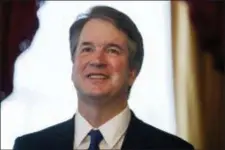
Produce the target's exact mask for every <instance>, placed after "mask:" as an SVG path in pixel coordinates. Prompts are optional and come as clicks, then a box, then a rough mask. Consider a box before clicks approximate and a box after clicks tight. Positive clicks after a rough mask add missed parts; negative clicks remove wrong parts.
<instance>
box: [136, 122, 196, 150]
mask: <svg viewBox="0 0 225 150" xmlns="http://www.w3.org/2000/svg"><path fill="white" fill-rule="evenodd" d="M140 127H141V128H140V129H141V130H142V131H143V133H142V134H144V136H145V139H149V140H150V139H151V141H148V142H154V144H155V145H156V147H160V148H165V149H167V148H172V149H173V148H175V149H177V148H179V149H180V150H182V149H185V150H194V147H193V146H192V145H191V144H190V143H188V142H187V141H185V140H183V139H182V138H180V137H178V136H176V135H173V134H171V133H168V132H165V131H163V130H161V129H158V128H156V127H154V126H151V125H149V124H147V123H145V122H143V121H141V120H140ZM153 135H154V138H151V137H152V136H153ZM146 142H147V141H146Z"/></svg>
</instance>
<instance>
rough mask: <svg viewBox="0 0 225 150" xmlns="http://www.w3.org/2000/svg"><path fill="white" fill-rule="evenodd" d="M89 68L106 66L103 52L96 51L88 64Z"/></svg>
mask: <svg viewBox="0 0 225 150" xmlns="http://www.w3.org/2000/svg"><path fill="white" fill-rule="evenodd" d="M89 65H90V66H91V67H96V68H105V67H106V66H107V63H106V58H105V54H104V50H100V49H96V50H95V52H94V53H93V55H92V59H91V61H90V63H89Z"/></svg>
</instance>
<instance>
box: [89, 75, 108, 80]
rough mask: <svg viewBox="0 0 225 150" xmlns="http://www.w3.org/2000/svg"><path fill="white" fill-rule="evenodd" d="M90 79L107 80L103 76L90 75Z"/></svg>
mask: <svg viewBox="0 0 225 150" xmlns="http://www.w3.org/2000/svg"><path fill="white" fill-rule="evenodd" d="M89 78H92V79H105V78H106V76H103V75H90V76H89Z"/></svg>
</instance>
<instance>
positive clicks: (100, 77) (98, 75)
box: [86, 73, 109, 80]
mask: <svg viewBox="0 0 225 150" xmlns="http://www.w3.org/2000/svg"><path fill="white" fill-rule="evenodd" d="M86 77H87V78H89V79H97V80H105V79H108V78H109V75H106V74H103V73H89V74H87V75H86Z"/></svg>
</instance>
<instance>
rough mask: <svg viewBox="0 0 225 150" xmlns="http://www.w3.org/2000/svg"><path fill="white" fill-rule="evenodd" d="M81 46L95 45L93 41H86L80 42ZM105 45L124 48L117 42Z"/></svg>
mask: <svg viewBox="0 0 225 150" xmlns="http://www.w3.org/2000/svg"><path fill="white" fill-rule="evenodd" d="M80 46H94V44H93V43H92V42H88V41H86V42H82V43H81V44H80ZM104 46H106V47H116V48H118V49H120V50H124V48H123V47H121V46H120V45H118V44H115V43H108V44H106V45H104Z"/></svg>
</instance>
